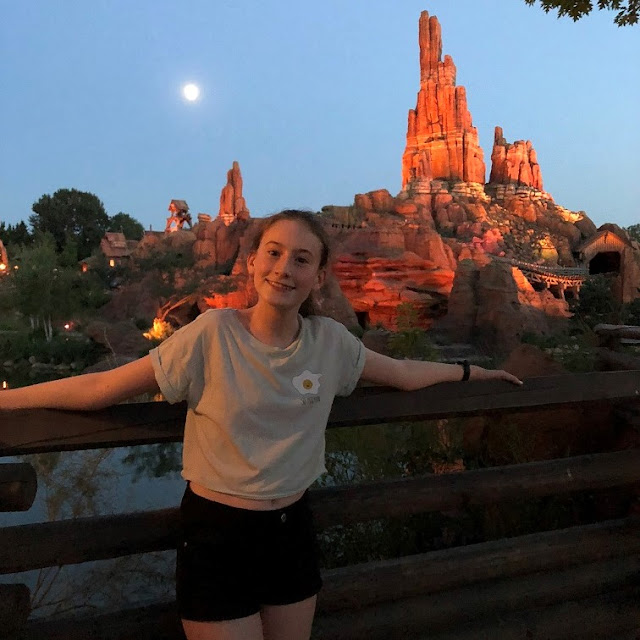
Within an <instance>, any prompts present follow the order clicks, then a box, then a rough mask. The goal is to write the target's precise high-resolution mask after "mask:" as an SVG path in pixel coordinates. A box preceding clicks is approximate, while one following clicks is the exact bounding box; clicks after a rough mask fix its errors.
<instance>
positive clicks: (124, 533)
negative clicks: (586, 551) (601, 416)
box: [0, 449, 640, 574]
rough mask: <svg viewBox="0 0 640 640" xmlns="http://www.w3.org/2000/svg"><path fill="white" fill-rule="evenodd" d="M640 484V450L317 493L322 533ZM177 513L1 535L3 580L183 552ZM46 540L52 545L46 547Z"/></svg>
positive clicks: (314, 502)
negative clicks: (32, 572) (122, 558)
mask: <svg viewBox="0 0 640 640" xmlns="http://www.w3.org/2000/svg"><path fill="white" fill-rule="evenodd" d="M638 482H640V450H633V449H632V450H627V451H617V452H613V453H601V454H595V455H585V456H578V457H574V458H565V459H562V460H545V461H542V462H531V463H527V464H520V465H512V466H507V467H496V468H491V469H478V470H474V471H464V472H459V473H450V474H445V475H429V476H423V477H418V478H403V479H400V480H385V481H381V482H373V483H366V484H361V485H355V486H345V487H329V488H323V489H316V490H313V491H311V492H310V500H311V506H312V509H313V512H314V518H315V520H316V524H317V527H318V528H319V529H324V528H327V527H331V526H334V525H337V524H349V523H353V522H363V521H366V520H374V519H377V518H388V517H400V516H407V515H410V514H415V513H424V512H428V511H442V510H447V509H453V508H459V507H464V506H465V505H479V504H491V503H495V502H500V501H504V500H510V499H516V498H520V497H522V496H523V495H526V496H527V497H528V498H534V497H542V496H547V495H558V494H565V493H569V492H573V491H583V490H586V489H603V488H608V487H614V486H622V485H629V484H635V483H638ZM179 527H180V525H179V514H178V510H177V509H161V510H157V511H146V512H138V513H129V514H119V515H110V516H98V517H93V518H75V519H72V520H61V521H57V522H45V523H40V524H28V525H19V526H15V527H5V528H4V529H0V574H2V573H14V572H18V571H28V570H31V569H40V568H43V567H49V566H54V565H64V564H74V563H80V562H87V561H91V560H104V559H107V558H116V557H120V556H123V555H131V554H136V553H145V552H149V551H163V550H166V549H175V547H176V544H177V541H178V534H179ZM43 540H46V541H47V542H46V545H43V544H42V541H43Z"/></svg>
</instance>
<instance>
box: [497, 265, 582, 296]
mask: <svg viewBox="0 0 640 640" xmlns="http://www.w3.org/2000/svg"><path fill="white" fill-rule="evenodd" d="M491 257H492V259H493V260H495V261H497V262H506V263H507V264H510V265H511V266H513V267H517V268H518V269H520V271H522V273H523V274H524V276H525V278H526V279H527V280H528V281H529V282H530V283H531V284H532V285H534V286H535V285H536V284H537V285H543V286H544V287H545V288H547V289H551V290H552V292H554V295H555V294H557V295H556V297H558V298H564V296H565V291H567V290H568V291H570V292H571V293H572V294H573V295H574V297H577V295H578V292H579V291H580V287H581V286H582V283H583V282H584V281H585V280H586V279H587V278H588V277H589V269H588V268H586V267H555V266H554V267H548V266H545V265H541V264H535V263H533V262H524V261H523V260H516V259H515V258H501V257H499V256H491Z"/></svg>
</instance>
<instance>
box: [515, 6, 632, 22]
mask: <svg viewBox="0 0 640 640" xmlns="http://www.w3.org/2000/svg"><path fill="white" fill-rule="evenodd" d="M524 1H525V2H526V3H527V4H528V5H531V6H533V5H535V4H536V0H524ZM540 5H541V7H542V8H543V9H544V11H545V12H546V13H549V11H551V10H552V9H557V10H558V18H562V17H563V16H569V17H570V18H571V19H572V20H573V21H574V22H575V21H576V20H580V18H583V17H584V16H586V15H589V14H590V13H591V11H592V10H593V2H591V0H540ZM598 9H599V10H602V9H607V10H609V11H617V12H618V13H617V14H616V17H615V18H614V22H615V23H616V24H617V25H618V26H619V27H624V26H627V25H632V24H637V23H638V20H639V19H640V0H598Z"/></svg>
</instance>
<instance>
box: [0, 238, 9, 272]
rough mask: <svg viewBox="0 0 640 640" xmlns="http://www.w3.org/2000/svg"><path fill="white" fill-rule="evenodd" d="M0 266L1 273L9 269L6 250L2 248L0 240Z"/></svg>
mask: <svg viewBox="0 0 640 640" xmlns="http://www.w3.org/2000/svg"><path fill="white" fill-rule="evenodd" d="M0 265H2V267H0V270H2V271H6V270H7V269H8V268H9V256H8V255H7V250H6V249H5V248H4V244H2V240H0ZM0 275H1V274H0Z"/></svg>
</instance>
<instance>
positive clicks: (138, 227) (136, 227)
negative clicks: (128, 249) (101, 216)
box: [107, 211, 144, 240]
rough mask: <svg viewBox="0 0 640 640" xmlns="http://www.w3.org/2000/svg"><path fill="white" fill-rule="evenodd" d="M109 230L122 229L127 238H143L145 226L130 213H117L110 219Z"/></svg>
mask: <svg viewBox="0 0 640 640" xmlns="http://www.w3.org/2000/svg"><path fill="white" fill-rule="evenodd" d="M107 231H116V232H117V231H121V232H122V233H124V237H125V238H126V239H127V240H141V239H142V236H143V235H144V227H143V226H142V224H140V223H139V222H138V221H137V220H136V219H135V218H133V217H132V216H130V215H129V214H128V213H123V212H122V211H120V213H116V215H115V216H112V217H111V218H110V219H109V226H108V228H107Z"/></svg>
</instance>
